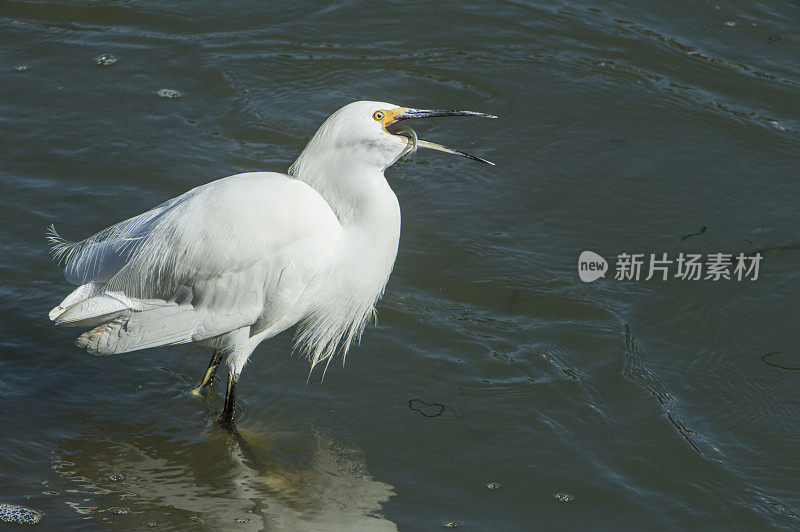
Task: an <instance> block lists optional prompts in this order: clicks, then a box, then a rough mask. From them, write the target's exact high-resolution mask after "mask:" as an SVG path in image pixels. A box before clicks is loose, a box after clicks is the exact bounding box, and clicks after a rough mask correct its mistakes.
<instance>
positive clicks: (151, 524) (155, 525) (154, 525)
mask: <svg viewBox="0 0 800 532" xmlns="http://www.w3.org/2000/svg"><path fill="white" fill-rule="evenodd" d="M147 526H149V527H150V528H155V527H157V526H158V523H156V522H155V521H150V522H149V523H147Z"/></svg>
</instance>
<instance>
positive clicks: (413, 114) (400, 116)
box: [387, 107, 497, 166]
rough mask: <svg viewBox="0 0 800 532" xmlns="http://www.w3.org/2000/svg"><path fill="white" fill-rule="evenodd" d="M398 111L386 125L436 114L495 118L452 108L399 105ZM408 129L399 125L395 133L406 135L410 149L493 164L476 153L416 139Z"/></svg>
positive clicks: (431, 116) (435, 115) (430, 116)
mask: <svg viewBox="0 0 800 532" xmlns="http://www.w3.org/2000/svg"><path fill="white" fill-rule="evenodd" d="M398 111H400V112H399V113H397V114H394V115H393V116H392V117H391V121H390V122H389V123H388V124H387V125H389V124H392V123H394V122H398V121H400V120H408V119H411V118H433V117H437V116H478V117H481V118H497V117H496V116H494V115H490V114H486V113H476V112H475V111H454V110H452V109H412V108H408V107H405V108H403V107H401V108H400V109H398ZM409 130H410V128H403V127H401V128H399V130H398V131H397V133H396V134H398V135H402V136H405V137H408V138H409V145H412V144H413V146H412V149H414V148H416V147H420V148H428V149H430V150H437V151H443V152H445V153H452V154H453V155H460V156H461V157H466V158H467V159H472V160H473V161H479V162H482V163H486V164H491V165H492V166H494V163H493V162H491V161H487V160H486V159H483V158H481V157H478V156H476V155H472V154H469V153H467V152H464V151H461V150H457V149H455V148H451V147H449V146H443V145H441V144H436V143H435V142H429V141H427V140H421V139H417V138H416V134H413V131H409Z"/></svg>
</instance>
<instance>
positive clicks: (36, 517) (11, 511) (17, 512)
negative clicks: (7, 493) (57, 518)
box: [0, 503, 42, 525]
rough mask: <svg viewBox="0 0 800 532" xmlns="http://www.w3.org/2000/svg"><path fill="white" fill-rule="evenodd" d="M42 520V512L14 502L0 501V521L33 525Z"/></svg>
mask: <svg viewBox="0 0 800 532" xmlns="http://www.w3.org/2000/svg"><path fill="white" fill-rule="evenodd" d="M41 520H42V513H41V512H38V511H36V510H33V509H32V508H26V507H24V506H17V505H16V504H6V503H0V522H2V523H17V524H20V525H35V524H36V523H38V522H39V521H41Z"/></svg>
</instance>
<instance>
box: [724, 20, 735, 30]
mask: <svg viewBox="0 0 800 532" xmlns="http://www.w3.org/2000/svg"><path fill="white" fill-rule="evenodd" d="M725 25H726V26H728V27H731V28H732V27H734V26H736V23H735V22H734V21H732V20H726V21H725Z"/></svg>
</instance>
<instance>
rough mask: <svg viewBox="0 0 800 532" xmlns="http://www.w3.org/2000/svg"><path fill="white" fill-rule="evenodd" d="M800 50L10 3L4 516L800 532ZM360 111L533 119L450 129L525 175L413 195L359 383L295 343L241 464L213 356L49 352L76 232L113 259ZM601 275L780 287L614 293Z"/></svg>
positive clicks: (534, 12)
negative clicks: (114, 250) (145, 231)
mask: <svg viewBox="0 0 800 532" xmlns="http://www.w3.org/2000/svg"><path fill="white" fill-rule="evenodd" d="M798 21H800V8H798V6H797V4H796V3H793V2H778V1H764V2H744V1H741V0H736V1H729V2H688V1H678V2H671V3H664V4H663V5H652V3H647V2H585V1H558V2H546V3H544V2H543V3H541V4H535V3H516V2H496V3H480V4H475V5H473V6H471V7H470V6H468V5H464V4H463V3H459V2H438V3H435V4H433V3H431V4H413V3H405V2H403V3H401V2H397V3H388V4H382V5H381V6H380V7H378V6H377V5H375V4H371V3H366V2H343V3H338V4H328V3H318V4H311V3H303V4H302V5H298V6H294V7H288V6H285V5H279V4H277V3H276V4H267V3H262V2H237V3H234V4H225V5H222V4H218V3H212V2H207V3H201V2H182V3H174V2H138V1H118V2H109V3H100V2H89V1H70V2H47V1H13V0H10V1H6V2H3V3H2V4H0V124H1V126H0V127H2V136H0V186H2V191H3V194H2V195H0V222H2V223H0V249H1V251H2V253H0V274H1V275H2V277H1V279H2V280H1V281H0V319H1V320H2V321H0V398H2V402H3V405H4V408H3V409H2V411H1V412H2V413H0V419H2V422H3V427H4V428H3V429H2V432H0V434H1V435H2V440H0V441H2V448H3V451H4V452H3V453H2V455H0V503H9V504H19V505H24V506H27V507H29V508H33V509H36V510H39V511H41V512H43V513H44V517H43V519H42V521H41V522H40V523H39V524H38V525H36V526H37V527H39V528H47V529H54V530H56V529H57V530H65V529H81V530H84V529H101V528H106V527H111V528H130V527H139V528H144V527H147V525H148V524H153V523H154V524H156V525H158V526H159V527H160V528H162V529H163V528H173V529H182V528H187V527H195V528H201V527H206V528H208V529H217V528H226V529H234V530H236V529H242V530H250V529H262V528H268V529H272V528H275V529H300V530H314V529H320V530H330V529H337V528H339V529H358V528H362V529H368V530H372V529H389V530H391V529H393V528H394V527H395V526H396V527H397V528H399V529H401V530H426V529H436V528H438V527H441V526H442V525H443V524H446V523H450V522H457V523H460V524H461V527H462V528H463V529H468V530H521V529H538V528H541V529H551V528H553V527H555V526H568V527H581V528H604V529H612V528H613V529H618V528H634V527H635V528H643V527H656V528H659V529H666V528H693V529H697V528H720V529H721V528H732V527H737V528H764V527H782V528H792V529H795V528H798V526H800V496H799V495H798V493H800V475H799V474H798V472H797V452H798V445H800V430H799V429H798V424H797V420H798V416H800V386H799V384H800V371H798V369H800V353H799V352H798V351H797V345H798V344H800V332H799V331H800V329H799V328H798V327H797V319H798V312H797V301H798V297H800V271H799V270H798V268H797V264H798V260H799V259H800V238H798V236H797V230H796V228H797V219H798V218H797V214H796V213H797V203H798V198H800V183H798V177H800V175H799V174H800V172H799V171H800V163H798V148H800V75H799V74H798V72H800V38H798V33H797V24H798ZM102 54H112V55H113V56H115V57H116V58H117V59H118V61H117V62H116V63H115V64H113V65H110V66H106V67H102V66H98V65H97V64H96V59H97V58H98V57H99V56H101V55H102ZM162 89H168V90H174V91H178V92H179V93H180V98H167V97H160V96H159V95H158V91H160V90H162ZM359 99H372V100H382V101H389V102H393V103H396V104H398V105H404V106H413V107H421V108H456V109H471V110H476V111H483V112H489V113H494V114H497V115H500V116H501V119H500V120H494V121H477V120H469V119H463V120H459V119H441V120H429V121H425V122H420V123H417V124H415V125H414V127H415V129H416V131H417V133H418V134H419V135H420V137H421V138H424V139H427V140H431V141H436V142H441V143H444V144H448V145H452V146H455V147H459V148H462V149H465V150H467V151H471V152H474V153H476V154H478V155H481V156H484V157H486V158H488V159H490V160H492V161H494V162H496V163H497V166H496V167H489V166H486V165H480V164H477V163H473V162H471V161H467V160H465V159H460V158H455V157H450V156H446V155H444V154H439V153H434V152H420V153H418V154H417V155H416V156H414V157H411V158H408V159H405V160H403V161H401V162H400V163H398V164H397V165H395V166H394V167H393V168H391V169H390V170H389V171H388V172H387V177H388V180H389V182H390V184H391V185H392V187H393V189H394V190H395V192H396V194H397V196H398V198H399V200H400V205H401V208H402V211H403V233H402V237H401V243H400V252H399V256H398V260H397V263H396V266H395V270H394V273H393V275H392V278H391V280H390V282H389V285H388V288H387V293H386V296H385V298H384V300H383V301H382V302H381V303H380V305H379V325H378V326H377V327H370V328H368V329H367V331H366V333H365V335H364V338H363V342H362V344H361V346H359V347H356V348H354V349H353V350H352V351H351V353H350V354H349V355H348V361H347V365H345V366H344V367H343V368H342V367H341V366H340V365H338V364H332V365H331V368H330V370H329V371H328V374H327V377H326V379H325V382H324V383H322V384H321V383H320V382H319V379H318V377H317V378H312V380H311V382H310V383H309V384H308V385H306V374H307V370H308V367H307V364H306V362H305V361H302V360H299V359H298V358H296V357H294V358H291V357H289V351H290V345H291V336H290V334H284V335H281V336H279V337H277V338H275V339H273V340H271V341H269V342H265V343H264V344H262V345H261V347H259V349H257V350H256V352H255V354H254V355H253V357H252V359H251V361H252V362H251V363H250V364H249V365H248V367H247V369H246V370H245V372H244V373H243V377H242V380H241V381H240V388H239V393H240V395H239V399H240V400H239V404H240V405H241V407H242V410H243V416H242V419H241V421H240V423H239V428H240V429H241V439H240V440H232V439H230V438H228V437H226V434H225V433H224V432H223V431H222V430H221V429H219V428H218V427H217V426H216V425H215V424H214V423H213V417H214V415H215V412H217V411H219V410H220V409H221V407H222V397H221V393H222V391H221V388H222V387H221V386H219V385H218V386H217V390H216V392H217V394H215V395H212V396H211V397H210V398H209V399H208V400H207V401H205V402H204V401H203V400H202V399H199V398H197V397H195V396H192V395H191V394H189V393H188V392H189V390H190V389H191V388H192V387H193V386H194V385H196V383H197V381H198V379H199V378H200V377H201V374H202V372H203V371H204V369H205V366H206V364H207V362H208V352H207V351H205V350H203V349H200V348H197V347H194V346H178V347H172V348H157V349H151V350H147V351H142V352H138V353H132V354H127V355H120V356H117V357H108V358H95V357H92V356H90V355H88V354H86V353H84V352H81V351H79V350H77V349H75V348H73V347H72V343H73V341H74V338H75V337H76V336H77V334H78V333H79V331H78V330H77V329H64V328H55V327H53V326H52V325H51V324H50V323H49V321H48V319H47V311H48V310H49V309H50V308H52V307H53V306H55V305H56V304H57V303H58V302H59V301H60V300H61V298H62V297H63V296H64V295H65V294H66V293H67V292H68V291H69V290H70V288H69V286H68V285H67V283H66V281H64V279H63V277H62V275H61V273H60V271H59V269H58V268H57V267H56V266H55V265H54V264H53V263H52V262H51V261H50V259H49V256H48V252H47V246H46V242H45V240H44V230H45V228H46V227H47V226H48V225H49V224H50V223H56V225H57V227H58V228H59V230H60V231H61V232H62V234H63V235H64V236H65V237H67V238H73V239H78V238H83V237H86V236H89V235H90V234H92V233H94V232H96V231H97V230H100V229H102V228H104V227H106V226H108V225H110V224H111V223H113V222H116V221H119V220H121V219H124V218H127V217H130V216H133V215H135V214H138V213H140V212H142V211H144V210H146V209H149V208H150V207H152V206H154V205H156V204H159V203H161V202H162V201H164V200H166V199H169V198H171V197H174V196H176V195H179V194H181V193H182V192H184V191H186V190H187V189H189V188H192V187H194V186H197V185H199V184H202V183H205V182H207V181H211V180H213V179H217V178H220V177H224V176H226V175H231V174H234V173H238V172H243V171H252V170H285V169H286V168H287V167H288V166H289V164H290V163H291V162H292V161H293V159H294V157H295V156H296V155H297V154H298V153H299V151H300V150H301V149H302V147H303V146H304V143H305V141H306V140H307V139H308V138H309V137H310V136H311V135H312V134H313V132H314V131H315V129H316V127H317V126H318V125H319V124H320V123H321V122H322V121H323V120H324V119H325V118H326V117H327V116H328V115H329V114H330V113H332V112H333V111H334V110H336V109H338V108H339V107H341V106H342V105H344V104H346V103H348V102H350V101H353V100H359ZM701 227H706V228H707V229H706V230H705V231H704V232H700V228H701ZM689 234H694V236H692V237H690V238H683V237H684V236H686V235H689ZM584 250H592V251H595V252H597V253H599V254H600V255H602V256H603V257H605V258H607V259H608V260H609V262H611V266H612V268H613V266H614V261H615V258H616V256H617V255H619V254H621V253H642V254H647V255H648V256H649V254H651V253H652V254H657V255H659V256H660V255H661V254H662V253H667V254H668V256H669V257H671V258H673V259H674V258H675V257H677V256H678V254H679V253H681V252H683V253H698V254H703V255H704V256H705V255H707V254H712V253H719V252H721V253H730V254H734V255H738V254H739V253H756V252H759V253H760V254H761V256H762V262H761V264H760V272H759V278H758V279H757V280H755V281H750V280H743V281H736V280H735V279H734V280H727V281H726V280H720V281H711V280H698V281H691V280H681V279H675V278H672V279H669V280H667V281H662V280H657V279H651V280H649V281H645V280H644V277H645V276H644V275H643V276H642V279H640V280H639V281H632V280H628V281H623V280H616V279H614V276H613V275H611V274H609V275H607V276H606V278H605V279H600V280H597V281H595V282H593V283H583V282H581V280H580V279H579V278H578V266H577V258H578V255H579V254H580V253H581V252H582V251H584ZM490 484H491V487H489V485H490Z"/></svg>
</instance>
